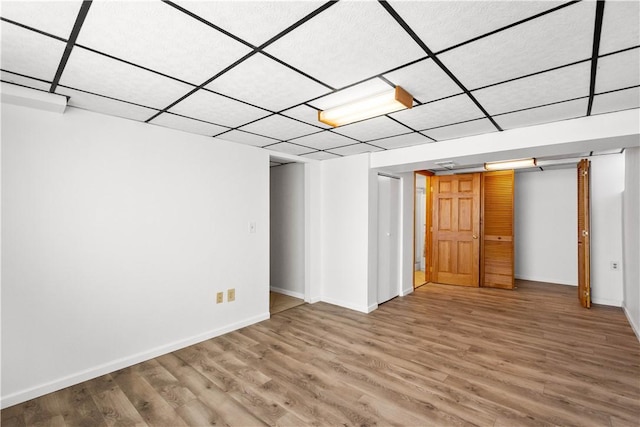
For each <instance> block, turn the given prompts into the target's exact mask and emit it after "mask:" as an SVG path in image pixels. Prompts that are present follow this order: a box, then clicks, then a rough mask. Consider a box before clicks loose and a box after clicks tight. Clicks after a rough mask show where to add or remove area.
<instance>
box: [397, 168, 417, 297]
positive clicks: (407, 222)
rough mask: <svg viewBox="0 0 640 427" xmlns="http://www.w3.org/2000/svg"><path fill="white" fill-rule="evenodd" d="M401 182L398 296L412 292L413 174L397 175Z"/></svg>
mask: <svg viewBox="0 0 640 427" xmlns="http://www.w3.org/2000/svg"><path fill="white" fill-rule="evenodd" d="M397 175H398V176H399V177H400V180H401V190H400V191H401V200H402V201H401V204H402V210H401V213H400V215H401V216H402V222H401V228H402V246H401V252H400V259H401V260H400V271H401V274H402V279H401V281H402V288H401V291H400V296H405V295H408V294H410V293H412V292H413V266H414V264H413V227H414V221H413V206H414V205H413V203H414V199H413V194H414V192H415V190H414V183H413V172H407V173H401V174H397Z"/></svg>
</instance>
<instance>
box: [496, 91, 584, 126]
mask: <svg viewBox="0 0 640 427" xmlns="http://www.w3.org/2000/svg"><path fill="white" fill-rule="evenodd" d="M588 104H589V100H588V98H583V99H576V100H574V101H568V102H562V103H559V104H553V105H547V106H544V107H539V108H532V109H530V110H524V111H517V112H515V113H509V114H503V115H500V116H494V117H493V119H494V120H495V121H496V122H497V123H498V124H499V125H500V127H502V129H505V130H506V129H514V128H519V127H524V126H534V125H539V124H542V123H549V122H555V121H560V120H566V119H573V118H576V117H583V116H585V115H586V114H587V105H588Z"/></svg>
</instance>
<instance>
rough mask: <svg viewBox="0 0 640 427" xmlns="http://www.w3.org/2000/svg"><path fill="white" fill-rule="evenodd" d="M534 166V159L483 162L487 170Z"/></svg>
mask: <svg viewBox="0 0 640 427" xmlns="http://www.w3.org/2000/svg"><path fill="white" fill-rule="evenodd" d="M535 166H536V159H521V160H507V161H504V162H489V163H485V164H484V169H485V170H488V171H497V170H508V169H520V168H532V167H535Z"/></svg>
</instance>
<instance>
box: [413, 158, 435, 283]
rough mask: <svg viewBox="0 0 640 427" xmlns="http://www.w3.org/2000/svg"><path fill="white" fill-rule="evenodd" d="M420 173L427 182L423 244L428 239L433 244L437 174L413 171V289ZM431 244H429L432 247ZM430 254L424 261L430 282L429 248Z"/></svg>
mask: <svg viewBox="0 0 640 427" xmlns="http://www.w3.org/2000/svg"><path fill="white" fill-rule="evenodd" d="M418 175H422V176H424V177H425V178H426V184H425V189H424V191H425V203H426V206H425V211H424V214H425V216H426V226H425V241H424V243H423V245H426V244H427V241H428V242H429V244H431V236H430V235H431V230H430V226H431V191H430V188H431V177H432V176H434V175H435V174H434V173H433V172H431V171H426V170H423V171H414V172H413V251H412V252H413V259H412V260H411V261H412V264H413V267H412V269H413V273H412V277H413V289H415V288H416V267H415V263H416V236H417V232H416V229H415V227H416V200H417V199H416V183H417V177H418ZM426 247H427V246H423V251H424V250H425V249H424V248H426ZM430 247H431V246H429V248H430ZM427 254H428V256H427V257H425V261H424V281H425V283H429V282H430V281H431V250H429V251H428V252H427Z"/></svg>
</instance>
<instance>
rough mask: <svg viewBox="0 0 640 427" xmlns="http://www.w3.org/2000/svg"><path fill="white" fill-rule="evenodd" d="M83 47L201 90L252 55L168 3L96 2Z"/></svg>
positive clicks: (84, 31) (82, 39)
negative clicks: (210, 80)
mask: <svg viewBox="0 0 640 427" xmlns="http://www.w3.org/2000/svg"><path fill="white" fill-rule="evenodd" d="M77 42H78V43H79V44H82V45H85V46H87V47H91V48H93V49H96V50H98V51H101V52H104V53H108V54H110V55H113V56H115V57H117V58H120V59H125V60H127V61H131V62H133V63H135V64H137V65H142V66H144V67H147V68H150V69H152V70H155V71H159V72H162V73H164V74H167V75H170V76H172V77H176V78H180V79H182V80H185V81H188V82H190V83H195V84H201V83H203V82H204V81H206V80H207V79H209V78H211V77H213V75H215V74H216V73H217V72H218V71H221V70H222V69H223V68H225V67H226V66H228V65H230V64H232V63H233V62H234V61H236V60H237V59H239V58H241V57H242V56H244V55H245V54H246V53H248V52H249V51H250V49H249V48H248V47H247V46H245V45H243V44H241V43H239V42H237V41H235V40H233V39H232V38H230V37H228V36H226V35H224V34H222V33H220V32H219V31H217V30H214V29H213V28H211V27H209V26H208V25H205V24H203V23H202V22H200V21H198V20H195V19H193V18H191V17H189V16H188V15H186V14H184V13H182V12H180V11H178V10H176V9H175V8H173V7H171V6H168V5H167V4H165V3H163V2H159V1H158V2H150V1H126V2H124V1H118V2H114V1H106V2H93V3H92V5H91V8H90V9H89V13H88V14H87V18H86V19H85V21H84V25H83V26H82V31H81V32H80V34H79V36H78V41H77Z"/></svg>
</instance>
